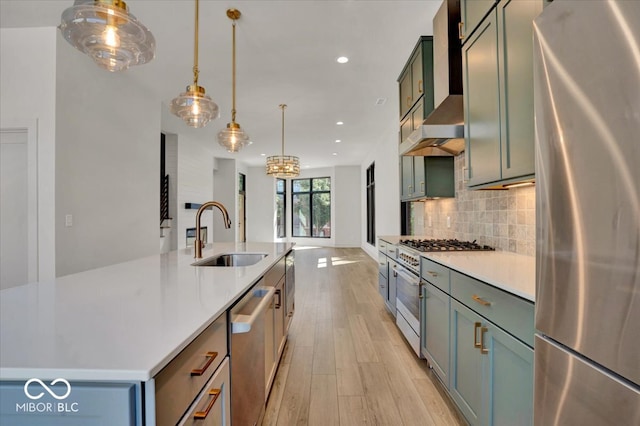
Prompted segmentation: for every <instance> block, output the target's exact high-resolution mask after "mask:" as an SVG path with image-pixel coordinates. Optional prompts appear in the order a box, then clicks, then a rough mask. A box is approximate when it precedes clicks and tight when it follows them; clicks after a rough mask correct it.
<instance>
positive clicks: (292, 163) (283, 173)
mask: <svg viewBox="0 0 640 426" xmlns="http://www.w3.org/2000/svg"><path fill="white" fill-rule="evenodd" d="M286 107H287V106H286V105H285V104H280V109H281V110H282V155H272V156H271V157H267V175H268V176H273V177H277V178H284V179H286V178H294V177H297V176H298V175H299V174H300V159H299V158H298V157H294V156H291V155H284V110H285V108H286Z"/></svg>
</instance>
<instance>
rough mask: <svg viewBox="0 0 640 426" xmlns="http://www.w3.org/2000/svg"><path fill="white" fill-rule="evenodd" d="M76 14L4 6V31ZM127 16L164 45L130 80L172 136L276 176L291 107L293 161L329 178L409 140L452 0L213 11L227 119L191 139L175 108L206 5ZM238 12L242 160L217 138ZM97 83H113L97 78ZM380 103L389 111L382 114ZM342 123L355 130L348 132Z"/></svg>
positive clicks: (54, 5) (187, 2) (205, 76)
mask: <svg viewBox="0 0 640 426" xmlns="http://www.w3.org/2000/svg"><path fill="white" fill-rule="evenodd" d="M72 4H73V1H72V0H0V26H1V27H3V28H4V27H41V26H57V25H58V24H59V23H60V15H61V13H62V11H63V10H64V9H65V8H67V7H69V6H71V5H72ZM127 4H128V5H129V11H130V12H131V13H132V14H134V15H135V16H136V17H137V18H138V19H139V20H140V21H141V22H142V23H143V24H145V25H146V26H147V27H148V28H149V29H150V30H151V31H152V33H153V34H154V36H155V38H156V45H157V49H156V58H155V59H154V60H153V61H152V62H151V63H149V64H146V65H142V66H139V67H135V68H132V69H130V70H128V71H126V72H127V73H131V74H134V75H135V76H136V78H137V79H138V80H139V81H140V84H142V85H145V86H146V89H148V90H150V91H152V93H154V94H155V95H156V96H157V99H160V100H162V103H163V105H162V127H163V128H162V130H163V131H166V132H171V133H177V134H186V135H188V138H187V139H188V140H189V143H202V144H207V145H209V146H212V147H214V149H215V155H216V156H219V157H226V158H232V157H235V158H238V159H240V160H241V161H243V162H245V163H247V164H249V165H256V166H257V165H264V163H265V157H262V156H261V155H260V154H266V155H267V156H268V155H275V154H280V151H281V148H280V145H281V111H280V109H279V108H278V105H279V104H281V103H286V104H287V105H288V108H287V110H286V116H285V117H286V118H285V120H286V128H285V143H286V154H289V155H297V156H299V157H300V161H301V163H302V165H303V167H311V168H317V167H325V166H333V165H358V164H360V163H361V162H362V161H363V159H364V158H365V157H366V156H367V154H368V153H369V152H370V151H371V150H372V149H375V148H376V146H377V145H378V144H379V143H381V142H385V143H389V141H394V142H396V141H397V140H398V127H399V126H398V99H397V98H398V87H397V82H396V79H397V78H398V75H399V74H400V71H401V70H402V67H403V65H404V63H405V61H406V60H407V58H408V56H409V54H410V53H411V51H412V49H413V47H414V45H415V43H416V42H417V40H418V37H419V36H420V35H431V34H432V19H433V15H434V14H435V12H436V10H437V8H438V6H439V5H440V4H441V0H420V1H393V0H392V1H382V0H376V1H364V0H334V1H332V0H315V1H311V0H306V1H292V0H291V1H227V0H224V1H214V0H201V1H200V54H199V56H200V58H199V67H200V78H199V84H200V85H201V86H204V87H205V88H206V90H207V94H208V95H210V96H211V97H212V98H213V99H214V101H215V102H216V103H218V105H219V106H220V111H221V116H220V118H219V119H217V120H215V121H212V122H210V123H209V124H208V125H207V127H205V128H203V129H192V128H189V127H187V126H186V125H185V124H183V123H182V121H180V120H179V119H178V118H175V117H174V116H172V115H171V114H170V113H169V112H168V108H167V105H168V104H169V102H170V101H171V99H172V98H174V97H175V96H177V95H178V94H179V92H182V91H184V88H185V86H186V85H188V84H191V82H192V81H193V74H192V66H193V37H194V5H195V2H194V1H192V0H130V1H128V2H127ZM230 7H235V8H237V9H239V10H240V11H241V12H242V17H241V18H240V20H239V21H238V24H237V27H236V37H237V117H236V121H237V122H238V123H240V125H241V126H242V127H243V128H244V129H245V131H246V132H247V133H248V134H249V135H250V137H251V140H252V141H253V144H252V145H250V146H249V147H247V148H245V149H244V150H242V151H241V152H239V153H236V154H230V153H227V152H226V151H224V149H223V148H221V147H219V146H218V145H217V142H216V134H217V132H218V131H220V130H221V129H222V128H223V127H225V126H226V123H227V122H229V120H230V118H231V113H230V111H231V21H230V20H229V18H227V16H226V10H227V9H228V8H230ZM68 48H69V49H72V47H71V46H68ZM78 55H82V54H81V53H80V52H78ZM343 55H344V56H347V57H349V62H348V63H347V64H344V65H340V64H338V63H337V62H336V61H335V59H336V58H337V57H338V56H343ZM83 60H87V61H90V59H89V57H85V58H83ZM95 72H96V73H98V72H106V71H103V70H101V69H99V68H98V67H96V68H95ZM379 99H385V100H386V102H385V103H384V104H383V105H377V104H376V102H377V101H378V100H379ZM337 121H343V122H344V125H343V126H337V125H336V124H335V123H336V122H337ZM336 139H340V140H341V141H342V142H341V143H336V142H335V140H336ZM333 153H337V155H333Z"/></svg>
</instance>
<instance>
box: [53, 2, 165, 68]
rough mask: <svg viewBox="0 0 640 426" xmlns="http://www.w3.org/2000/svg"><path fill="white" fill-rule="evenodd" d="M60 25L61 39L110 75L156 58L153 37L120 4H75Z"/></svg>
mask: <svg viewBox="0 0 640 426" xmlns="http://www.w3.org/2000/svg"><path fill="white" fill-rule="evenodd" d="M61 21H62V22H61V23H60V26H59V27H58V28H59V29H60V32H61V33H62V36H63V37H64V39H65V40H67V41H68V42H69V43H70V44H71V45H72V46H73V47H75V48H76V49H78V50H80V51H81V52H83V53H86V54H87V55H89V56H90V57H91V58H92V59H93V60H94V61H95V62H96V64H98V66H99V67H101V68H105V69H107V70H109V71H122V70H125V69H127V68H129V67H130V66H133V65H141V64H146V63H147V62H149V61H151V60H152V59H153V58H154V56H155V50H156V40H155V38H154V37H153V34H151V32H150V31H149V30H148V29H147V27H145V26H144V25H142V23H140V21H138V20H137V19H136V17H135V16H133V15H132V14H130V13H129V8H128V7H127V4H126V3H125V2H124V1H122V0H76V1H75V2H74V3H73V6H71V7H69V8H67V9H66V10H65V11H64V12H62V18H61Z"/></svg>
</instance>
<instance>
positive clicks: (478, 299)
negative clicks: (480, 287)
mask: <svg viewBox="0 0 640 426" xmlns="http://www.w3.org/2000/svg"><path fill="white" fill-rule="evenodd" d="M471 298H472V299H473V300H475V301H476V302H478V303H479V304H481V305H482V306H491V302H487V301H486V300H484V299H483V298H482V297H480V296H478V295H477V294H474V295H473V296H471Z"/></svg>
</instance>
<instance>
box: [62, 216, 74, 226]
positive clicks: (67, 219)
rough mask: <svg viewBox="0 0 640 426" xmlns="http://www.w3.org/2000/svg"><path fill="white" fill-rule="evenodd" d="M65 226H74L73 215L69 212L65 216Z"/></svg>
mask: <svg viewBox="0 0 640 426" xmlns="http://www.w3.org/2000/svg"><path fill="white" fill-rule="evenodd" d="M64 226H66V227H67V228H69V227H71V226H73V215H70V214H67V215H65V216H64Z"/></svg>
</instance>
